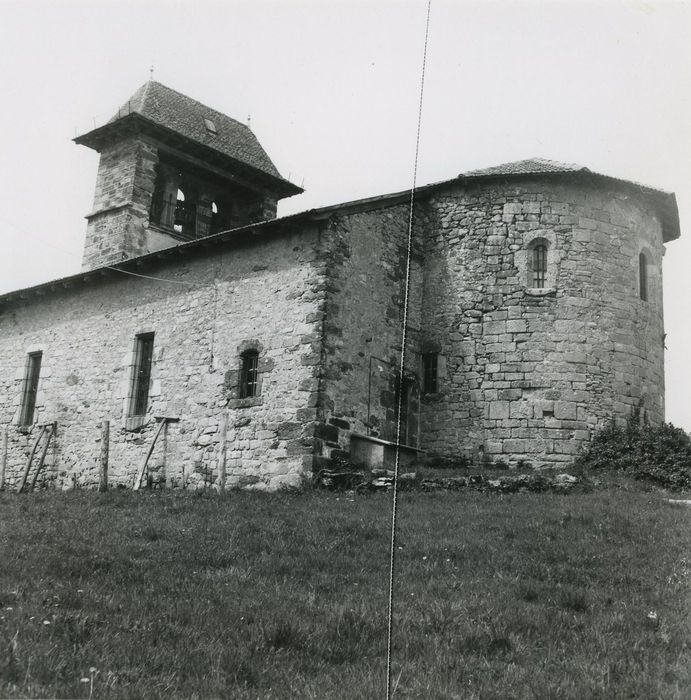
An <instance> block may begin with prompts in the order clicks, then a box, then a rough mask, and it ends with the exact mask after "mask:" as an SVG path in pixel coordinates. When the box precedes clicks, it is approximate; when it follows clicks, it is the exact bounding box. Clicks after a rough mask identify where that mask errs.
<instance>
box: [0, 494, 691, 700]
mask: <svg viewBox="0 0 691 700" xmlns="http://www.w3.org/2000/svg"><path fill="white" fill-rule="evenodd" d="M389 507H390V494H372V495H369V496H363V497H352V496H348V495H344V494H333V493H326V492H305V493H301V494H277V495H266V494H256V493H254V494H253V493H234V494H229V495H227V496H223V497H215V496H213V497H212V496H195V495H190V494H186V493H175V492H157V493H137V494H134V493H122V492H111V493H107V494H96V493H84V492H82V493H70V494H61V493H39V494H35V495H32V496H27V495H24V496H16V495H13V494H1V495H0V561H1V562H2V566H0V696H2V697H75V698H88V697H89V695H90V693H91V694H92V696H93V697H99V698H130V697H153V698H156V697H166V698H175V697H185V698H207V697H219V696H220V697H234V698H258V697H261V698H295V697H300V698H310V697H313V698H372V697H381V695H382V693H383V689H384V687H385V678H384V673H385V665H386V664H385V662H386V659H385V653H386V606H387V593H388V545H389V529H388V528H389ZM399 515H400V532H399V538H398V547H399V549H398V550H397V583H396V589H395V590H396V600H397V605H396V616H395V626H394V634H395V636H394V663H393V666H394V678H395V679H396V683H397V686H396V697H408V698H453V697H463V698H480V697H482V698H485V697H517V698H522V697H565V698H582V697H603V698H604V697H641V698H643V697H646V698H647V697H656V698H684V697H688V695H689V691H690V690H691V676H690V672H689V669H690V668H691V641H690V640H689V630H690V629H691V625H690V624H689V623H690V622H691V620H690V617H689V613H690V608H689V598H688V591H689V583H690V580H689V579H690V576H691V563H690V559H689V557H690V553H691V547H690V546H689V545H691V528H690V526H691V509H687V508H680V507H674V506H672V505H669V504H666V503H665V502H664V499H663V497H662V495H661V494H660V493H657V492H641V491H637V490H635V489H631V490H628V491H625V490H623V489H606V490H603V491H599V492H595V493H591V494H571V495H568V496H562V495H558V494H510V495H503V496H499V495H487V494H482V493H476V492H468V493H459V492H448V493H447V492H445V493H431V494H424V493H410V494H404V495H403V496H402V497H401V502H400V511H399ZM92 688H93V689H92Z"/></svg>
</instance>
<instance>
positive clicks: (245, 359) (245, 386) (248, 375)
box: [240, 352, 259, 399]
mask: <svg viewBox="0 0 691 700" xmlns="http://www.w3.org/2000/svg"><path fill="white" fill-rule="evenodd" d="M258 368H259V353H257V352H245V353H243V355H242V366H241V368H240V398H241V399H246V398H249V397H250V396H257V395H258V394H259V382H258V379H259V377H258Z"/></svg>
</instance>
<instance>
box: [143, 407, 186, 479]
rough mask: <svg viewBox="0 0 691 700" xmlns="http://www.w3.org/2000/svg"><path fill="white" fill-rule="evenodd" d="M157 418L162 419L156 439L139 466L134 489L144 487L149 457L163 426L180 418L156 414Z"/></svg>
mask: <svg viewBox="0 0 691 700" xmlns="http://www.w3.org/2000/svg"><path fill="white" fill-rule="evenodd" d="M155 419H156V420H157V421H160V422H159V424H158V430H157V431H156V434H155V435H154V439H153V440H152V441H151V445H149V450H148V451H147V453H146V457H145V458H144V461H143V462H142V466H141V467H140V468H139V471H138V472H137V476H136V477H135V479H134V488H133V490H134V491H139V489H140V488H141V487H142V479H143V478H144V474H145V473H146V468H147V466H148V465H149V459H150V458H151V454H152V453H153V451H154V447H155V446H156V441H157V440H158V436H159V435H160V434H161V432H162V431H163V428H164V427H165V426H166V425H167V424H168V423H177V422H178V421H179V420H180V419H179V418H177V417H173V416H156V417H155Z"/></svg>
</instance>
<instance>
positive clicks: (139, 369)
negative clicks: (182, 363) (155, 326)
mask: <svg viewBox="0 0 691 700" xmlns="http://www.w3.org/2000/svg"><path fill="white" fill-rule="evenodd" d="M153 354H154V335H153V333H147V334H146V335H138V336H137V348H136V352H135V359H134V373H133V376H132V381H133V386H132V403H131V409H130V415H131V416H145V415H146V409H147V406H148V403H149V382H150V380H151V361H152V359H153Z"/></svg>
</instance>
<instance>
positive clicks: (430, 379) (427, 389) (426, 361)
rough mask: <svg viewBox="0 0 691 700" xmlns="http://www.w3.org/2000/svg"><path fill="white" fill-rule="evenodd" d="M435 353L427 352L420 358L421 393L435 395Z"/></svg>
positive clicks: (436, 388) (436, 385)
mask: <svg viewBox="0 0 691 700" xmlns="http://www.w3.org/2000/svg"><path fill="white" fill-rule="evenodd" d="M437 376H438V375H437V353H436V352H428V353H425V354H424V355H423V356H422V393H423V394H436V393H437V390H438V382H437Z"/></svg>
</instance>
